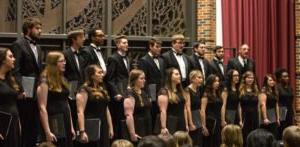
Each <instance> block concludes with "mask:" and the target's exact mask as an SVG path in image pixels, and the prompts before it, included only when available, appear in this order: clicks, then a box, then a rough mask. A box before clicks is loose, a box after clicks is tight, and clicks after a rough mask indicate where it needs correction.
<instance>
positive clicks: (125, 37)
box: [115, 35, 127, 45]
mask: <svg viewBox="0 0 300 147" xmlns="http://www.w3.org/2000/svg"><path fill="white" fill-rule="evenodd" d="M121 39H127V36H126V35H119V36H116V37H115V44H116V45H117V44H119V43H120V41H121Z"/></svg>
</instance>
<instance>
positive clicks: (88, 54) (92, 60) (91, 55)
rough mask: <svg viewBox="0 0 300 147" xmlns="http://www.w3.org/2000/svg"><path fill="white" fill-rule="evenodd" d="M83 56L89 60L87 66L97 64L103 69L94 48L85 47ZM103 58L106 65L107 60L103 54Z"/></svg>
mask: <svg viewBox="0 0 300 147" xmlns="http://www.w3.org/2000/svg"><path fill="white" fill-rule="evenodd" d="M82 55H83V57H84V59H85V60H87V65H92V64H96V65H99V66H100V67H101V65H100V62H99V60H98V57H97V55H96V53H95V51H94V47H93V46H91V45H89V46H87V47H85V48H84V49H83V50H82ZM102 57H103V60H104V62H105V63H106V59H105V57H104V55H103V53H102Z"/></svg>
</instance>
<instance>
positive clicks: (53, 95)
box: [47, 87, 73, 147]
mask: <svg viewBox="0 0 300 147" xmlns="http://www.w3.org/2000/svg"><path fill="white" fill-rule="evenodd" d="M68 96H69V90H68V89H67V88H65V87H63V88H62V91H61V92H57V91H53V90H50V89H48V98H47V112H48V120H49V122H50V121H51V117H52V118H58V120H59V121H61V120H60V119H59V116H63V120H62V121H63V124H64V132H65V136H66V137H64V138H57V140H58V141H57V142H55V144H56V145H57V146H59V147H72V146H73V143H72V133H71V120H70V119H71V114H70V108H69V103H68ZM60 118H61V117H60ZM50 131H51V132H52V130H50ZM52 133H53V132H52Z"/></svg>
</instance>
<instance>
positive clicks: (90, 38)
mask: <svg viewBox="0 0 300 147" xmlns="http://www.w3.org/2000/svg"><path fill="white" fill-rule="evenodd" d="M97 30H100V31H102V30H101V29H100V28H93V29H90V30H89V31H88V39H89V41H92V37H95V35H96V31H97ZM102 32H103V31H102ZM103 35H104V33H103Z"/></svg>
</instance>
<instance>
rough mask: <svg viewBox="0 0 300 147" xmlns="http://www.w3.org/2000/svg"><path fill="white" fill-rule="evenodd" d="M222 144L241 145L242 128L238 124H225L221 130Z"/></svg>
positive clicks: (239, 146)
mask: <svg viewBox="0 0 300 147" xmlns="http://www.w3.org/2000/svg"><path fill="white" fill-rule="evenodd" d="M221 138H222V144H224V145H226V146H229V147H230V146H235V147H243V134H242V129H241V128H240V127H239V126H238V125H232V124H230V125H226V126H225V127H224V128H223V130H222V132H221Z"/></svg>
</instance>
